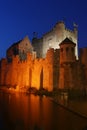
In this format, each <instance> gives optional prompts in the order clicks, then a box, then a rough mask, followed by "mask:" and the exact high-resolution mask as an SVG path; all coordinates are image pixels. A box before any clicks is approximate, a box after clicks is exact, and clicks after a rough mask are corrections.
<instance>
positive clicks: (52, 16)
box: [0, 0, 87, 58]
mask: <svg viewBox="0 0 87 130" xmlns="http://www.w3.org/2000/svg"><path fill="white" fill-rule="evenodd" d="M60 20H64V22H65V24H66V26H67V28H70V29H72V28H73V22H75V23H76V24H78V33H79V34H78V35H79V36H78V43H79V47H85V46H87V0H60V1H59V0H0V58H1V57H5V52H6V49H7V48H8V47H9V46H10V45H11V44H13V43H14V42H17V41H18V40H20V39H22V38H24V37H25V36H26V35H28V37H29V38H30V40H31V39H32V37H33V32H38V36H39V37H40V36H42V34H44V33H45V32H47V31H49V30H50V29H51V28H52V27H53V26H54V25H55V24H56V22H57V21H60Z"/></svg>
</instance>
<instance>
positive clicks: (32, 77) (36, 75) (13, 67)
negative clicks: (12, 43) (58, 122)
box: [0, 48, 58, 91]
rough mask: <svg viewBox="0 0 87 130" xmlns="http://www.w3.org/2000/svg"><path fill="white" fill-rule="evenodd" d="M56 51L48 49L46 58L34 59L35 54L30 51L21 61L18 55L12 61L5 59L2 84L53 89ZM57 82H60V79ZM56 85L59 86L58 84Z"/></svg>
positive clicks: (2, 62)
mask: <svg viewBox="0 0 87 130" xmlns="http://www.w3.org/2000/svg"><path fill="white" fill-rule="evenodd" d="M55 53H57V51H54V49H52V48H51V49H50V50H48V52H47V55H46V58H45V59H43V58H40V59H36V58H35V59H33V55H32V54H30V53H28V55H27V60H25V61H20V59H19V56H18V55H16V56H13V57H12V62H11V63H8V61H7V60H6V59H3V60H2V61H1V70H0V72H1V78H0V85H6V86H13V87H17V89H22V88H27V89H28V88H29V87H35V88H36V89H42V88H44V89H47V90H48V91H52V90H53V86H54V81H53V73H54V67H53V65H54V55H55ZM56 84H58V81H57V83H56ZM56 87H58V86H57V85H56Z"/></svg>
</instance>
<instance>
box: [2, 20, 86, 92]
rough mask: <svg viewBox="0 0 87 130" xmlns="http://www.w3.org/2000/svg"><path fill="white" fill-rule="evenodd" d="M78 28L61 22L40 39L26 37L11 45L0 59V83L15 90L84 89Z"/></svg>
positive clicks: (84, 52)
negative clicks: (70, 28)
mask: <svg viewBox="0 0 87 130" xmlns="http://www.w3.org/2000/svg"><path fill="white" fill-rule="evenodd" d="M77 33H78V30H77V28H76V27H74V30H73V31H71V30H69V29H66V27H65V24H64V22H58V23H57V24H56V25H55V27H54V28H53V29H52V30H51V31H50V32H48V33H46V34H44V35H43V36H42V38H37V37H34V38H33V39H32V44H31V42H30V40H29V39H28V37H25V38H24V39H22V40H20V41H18V42H17V43H14V44H13V45H11V46H10V47H9V48H8V49H7V51H6V58H3V59H1V60H0V85H1V86H11V87H15V88H17V89H18V90H20V89H23V88H25V89H28V88H30V87H35V88H36V89H37V90H39V89H43V88H44V89H46V90H48V91H53V90H58V89H86V88H87V48H81V49H80V55H79V56H78V43H77V41H78V40H77V39H78V38H77Z"/></svg>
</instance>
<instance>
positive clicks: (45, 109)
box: [0, 92, 87, 130]
mask: <svg viewBox="0 0 87 130" xmlns="http://www.w3.org/2000/svg"><path fill="white" fill-rule="evenodd" d="M85 126H87V119H84V118H81V117H79V116H76V115H74V114H73V113H71V112H68V111H67V110H65V109H63V108H62V107H60V106H58V105H57V104H55V103H54V102H52V101H51V100H50V99H49V98H47V97H39V96H34V95H24V94H18V93H16V94H11V93H10V94H7V93H2V92H0V130H2V129H4V130H7V129H8V130H37V129H38V130H83V128H84V127H85Z"/></svg>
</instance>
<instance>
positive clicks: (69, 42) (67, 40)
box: [59, 37, 76, 45]
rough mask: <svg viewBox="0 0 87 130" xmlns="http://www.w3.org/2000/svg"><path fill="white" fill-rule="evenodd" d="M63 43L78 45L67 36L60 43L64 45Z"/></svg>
mask: <svg viewBox="0 0 87 130" xmlns="http://www.w3.org/2000/svg"><path fill="white" fill-rule="evenodd" d="M63 44H74V45H76V44H75V43H74V42H73V41H72V40H70V39H69V38H67V37H66V38H65V39H64V40H63V41H62V42H61V43H60V44H59V45H63Z"/></svg>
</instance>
